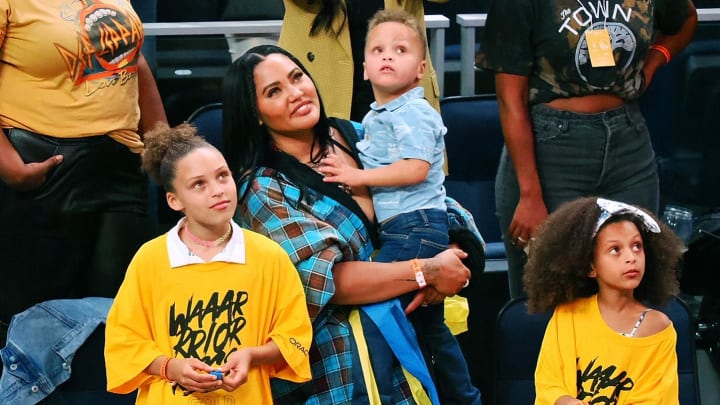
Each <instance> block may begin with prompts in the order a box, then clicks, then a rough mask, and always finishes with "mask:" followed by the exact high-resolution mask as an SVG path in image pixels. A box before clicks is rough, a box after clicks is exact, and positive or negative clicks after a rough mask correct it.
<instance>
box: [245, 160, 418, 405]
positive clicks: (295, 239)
mask: <svg viewBox="0 0 720 405" xmlns="http://www.w3.org/2000/svg"><path fill="white" fill-rule="evenodd" d="M273 173H274V170H273V169H268V168H261V169H259V170H258V171H257V177H256V179H255V181H254V182H253V184H252V186H251V189H250V191H249V192H248V195H247V197H246V199H245V200H244V203H243V204H240V206H239V210H238V215H237V217H236V220H237V221H238V222H239V223H241V224H242V225H243V226H245V227H248V228H249V229H252V230H254V231H256V232H258V233H261V234H263V235H266V236H268V237H270V238H272V239H273V240H275V241H276V242H278V243H279V244H280V245H281V246H282V247H283V249H285V251H286V252H287V253H288V254H289V255H290V258H291V260H292V261H293V263H295V266H296V267H297V269H298V272H299V273H300V279H301V281H302V283H303V285H304V287H305V293H306V298H307V305H308V312H309V313H310V318H311V319H312V321H313V331H314V336H313V344H312V346H311V348H310V363H311V368H312V374H313V380H312V381H310V382H308V383H303V384H297V383H291V382H288V381H284V380H273V381H272V388H273V396H274V399H275V401H276V403H278V404H282V403H292V404H295V403H306V404H318V405H319V404H346V403H350V402H352V392H353V380H352V367H353V360H352V356H353V351H354V350H355V342H354V340H353V337H352V335H351V333H352V331H351V329H350V325H349V321H348V315H349V313H350V311H351V310H352V309H354V308H356V307H354V306H344V305H335V304H332V303H330V302H329V301H330V299H331V298H332V297H333V295H334V293H335V285H334V283H333V273H332V267H333V265H334V264H335V263H338V262H343V261H366V260H369V258H370V255H371V254H372V252H373V250H374V248H373V246H372V243H371V239H370V236H369V234H368V230H367V229H366V227H365V225H364V223H363V221H362V220H361V219H360V218H359V217H358V216H357V215H355V214H354V213H353V212H352V211H350V210H349V209H347V208H346V207H345V206H343V205H342V204H340V203H338V202H337V201H335V200H334V199H332V198H330V197H328V196H325V195H322V194H319V193H316V192H315V191H314V190H311V189H308V190H306V193H307V194H308V195H306V198H305V199H303V200H302V201H299V202H298V199H299V196H300V190H299V189H298V188H297V187H296V186H294V185H292V184H291V183H289V182H287V181H283V182H282V184H280V182H278V180H277V178H276V177H274V176H273ZM247 186H248V185H247V184H243V185H242V186H241V192H240V194H241V195H242V193H243V192H244V191H245V188H247ZM309 201H310V202H309ZM357 367H358V369H359V365H357ZM396 368H397V370H393V377H394V378H393V379H394V381H393V386H394V387H395V388H396V389H397V392H396V393H395V394H394V395H393V396H394V397H396V398H402V399H401V400H399V401H398V402H396V403H398V404H413V403H414V400H413V398H412V394H411V392H410V388H409V386H408V385H407V382H406V380H405V377H404V375H403V373H402V370H401V368H400V367H399V366H398V367H396Z"/></svg>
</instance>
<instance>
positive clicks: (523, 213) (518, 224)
mask: <svg viewBox="0 0 720 405" xmlns="http://www.w3.org/2000/svg"><path fill="white" fill-rule="evenodd" d="M547 216H548V211H547V207H546V206H545V202H544V201H543V200H542V199H530V198H523V197H520V201H518V205H517V207H515V214H514V215H513V218H512V222H510V227H509V228H508V234H509V235H510V237H511V238H512V241H513V243H514V244H515V246H517V247H518V248H520V249H524V248H525V246H527V244H528V242H529V241H530V239H531V238H533V237H534V236H535V233H536V232H537V228H538V226H540V224H541V223H542V222H543V221H544V220H545V218H547Z"/></svg>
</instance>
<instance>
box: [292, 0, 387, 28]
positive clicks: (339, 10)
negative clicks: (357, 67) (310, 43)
mask: <svg viewBox="0 0 720 405" xmlns="http://www.w3.org/2000/svg"><path fill="white" fill-rule="evenodd" d="M316 3H317V0H307V1H306V7H305V10H306V11H312V10H313V9H316V7H317V6H315V5H316ZM397 3H398V4H401V0H397ZM314 6H315V7H314ZM338 16H340V24H338V25H337V27H333V22H334V21H335V18H336V17H338ZM345 24H347V1H346V0H320V9H319V10H318V11H317V14H316V15H315V18H314V19H313V22H312V25H311V26H310V32H309V35H310V36H311V37H314V36H316V35H318V33H320V32H321V31H323V32H325V33H327V34H330V35H332V36H335V37H337V36H338V35H340V31H342V29H343V27H344V26H345Z"/></svg>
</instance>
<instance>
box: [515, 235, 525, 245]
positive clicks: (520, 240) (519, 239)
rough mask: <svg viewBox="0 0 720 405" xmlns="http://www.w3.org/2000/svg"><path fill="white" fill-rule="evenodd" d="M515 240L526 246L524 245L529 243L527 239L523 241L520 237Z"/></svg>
mask: <svg viewBox="0 0 720 405" xmlns="http://www.w3.org/2000/svg"><path fill="white" fill-rule="evenodd" d="M515 240H516V241H518V242H520V243H523V244H524V243H527V241H526V240H525V239H523V237H522V236H518V237H517V239H515Z"/></svg>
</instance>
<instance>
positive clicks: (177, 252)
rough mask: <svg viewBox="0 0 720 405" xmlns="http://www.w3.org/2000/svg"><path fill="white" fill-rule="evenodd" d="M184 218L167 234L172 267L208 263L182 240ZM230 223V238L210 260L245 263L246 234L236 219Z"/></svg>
mask: <svg viewBox="0 0 720 405" xmlns="http://www.w3.org/2000/svg"><path fill="white" fill-rule="evenodd" d="M184 220H185V218H184V217H183V218H181V219H180V220H179V221H178V223H177V224H175V226H173V227H172V229H170V230H169V231H168V234H167V250H168V256H169V259H170V267H171V268H177V267H181V266H187V265H188V264H201V263H207V262H206V261H204V260H203V259H201V258H200V257H198V256H196V255H195V254H194V253H193V252H192V251H191V250H190V248H188V247H187V245H185V243H183V241H182V240H180V227H181V225H182V223H183V221H184ZM230 224H231V226H232V228H233V230H232V236H231V237H230V240H229V241H228V243H227V244H226V245H225V248H224V249H223V250H222V251H221V252H220V253H218V254H217V255H215V257H213V258H212V259H210V262H228V263H238V264H245V235H244V234H243V232H242V229H241V228H240V226H239V225H238V224H236V223H235V221H232V220H231V221H230Z"/></svg>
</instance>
